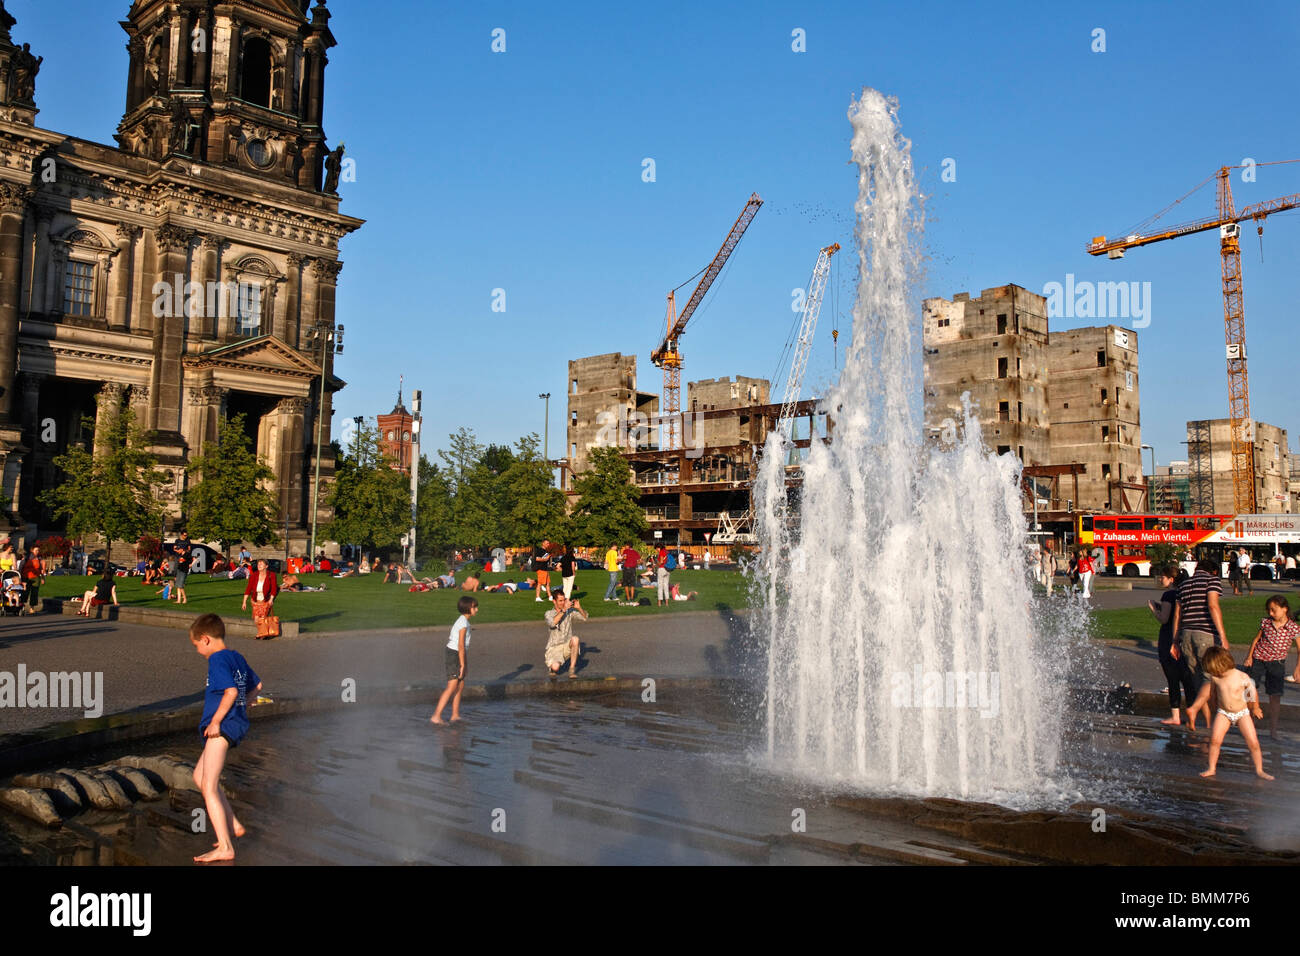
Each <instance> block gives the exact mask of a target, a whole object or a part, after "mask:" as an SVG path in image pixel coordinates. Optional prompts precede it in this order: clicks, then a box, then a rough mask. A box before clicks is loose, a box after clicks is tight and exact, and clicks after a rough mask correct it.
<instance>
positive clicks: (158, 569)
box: [140, 557, 163, 584]
mask: <svg viewBox="0 0 1300 956" xmlns="http://www.w3.org/2000/svg"><path fill="white" fill-rule="evenodd" d="M162 579H163V573H162V561H160V560H159V559H158V558H157V557H152V558H150V559H149V560H148V561H146V562H145V566H144V580H143V581H141V582H140V583H141V584H162Z"/></svg>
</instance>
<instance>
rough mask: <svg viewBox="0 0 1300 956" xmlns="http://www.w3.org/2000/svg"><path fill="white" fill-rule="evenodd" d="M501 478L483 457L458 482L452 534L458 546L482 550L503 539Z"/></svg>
mask: <svg viewBox="0 0 1300 956" xmlns="http://www.w3.org/2000/svg"><path fill="white" fill-rule="evenodd" d="M500 482H501V478H500V476H499V475H498V474H497V473H496V472H494V471H493V470H492V469H491V468H489V467H488V466H487V465H486V464H484V463H483V462H482V461H480V462H478V463H477V464H475V465H474V466H473V467H472V468H470V470H469V471H468V473H467V474H466V475H465V477H464V478H463V479H461V480H460V481H459V482H458V483H457V486H456V496H455V499H454V500H453V505H452V515H453V518H452V536H453V540H454V541H455V543H456V545H457V546H458V547H462V548H473V549H475V550H476V551H478V550H482V549H483V548H493V547H496V546H497V545H499V544H501V543H502V540H503V535H504V532H505V528H504V524H503V521H502V516H501V501H502V499H503V495H502V491H501V488H500Z"/></svg>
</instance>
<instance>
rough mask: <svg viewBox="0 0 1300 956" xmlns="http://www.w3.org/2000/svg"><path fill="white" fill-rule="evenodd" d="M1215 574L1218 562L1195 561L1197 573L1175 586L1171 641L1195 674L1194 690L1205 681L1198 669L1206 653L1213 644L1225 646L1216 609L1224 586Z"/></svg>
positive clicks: (1222, 629) (1202, 671) (1221, 622)
mask: <svg viewBox="0 0 1300 956" xmlns="http://www.w3.org/2000/svg"><path fill="white" fill-rule="evenodd" d="M1218 572H1219V562H1217V561H1213V560H1208V559H1207V560H1203V561H1200V562H1198V563H1197V565H1196V573H1195V574H1193V575H1192V576H1191V577H1190V578H1188V579H1187V580H1186V581H1184V582H1183V583H1182V584H1180V585H1178V600H1177V602H1176V603H1175V605H1174V641H1175V642H1176V643H1177V646H1178V651H1179V654H1180V656H1181V657H1182V659H1183V660H1184V661H1186V662H1187V666H1188V667H1190V668H1191V669H1192V672H1193V673H1194V674H1195V675H1196V685H1197V687H1200V685H1201V684H1202V683H1204V681H1205V672H1204V670H1203V669H1202V667H1201V658H1202V656H1203V655H1204V654H1205V652H1206V651H1207V650H1209V649H1210V648H1211V647H1214V646H1216V645H1218V646H1219V647H1223V648H1226V647H1227V646H1228V634H1227V631H1225V630H1224V628H1223V611H1222V610H1221V609H1220V607H1219V597H1220V595H1222V594H1223V585H1222V584H1221V583H1220V581H1219V573H1218Z"/></svg>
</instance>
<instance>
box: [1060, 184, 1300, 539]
mask: <svg viewBox="0 0 1300 956" xmlns="http://www.w3.org/2000/svg"><path fill="white" fill-rule="evenodd" d="M1295 162H1300V160H1294V159H1288V160H1282V161H1281V163H1258V164H1256V165H1259V166H1273V165H1281V164H1285V163H1295ZM1241 168H1243V167H1241V166H1222V167H1220V168H1219V171H1218V172H1217V173H1215V178H1216V179H1217V180H1218V197H1217V198H1218V214H1217V215H1215V216H1206V217H1204V218H1202V219H1195V220H1192V221H1191V222H1186V223H1182V224H1181V225H1177V226H1171V227H1169V228H1167V229H1162V230H1160V231H1157V232H1150V233H1145V234H1141V233H1134V234H1132V235H1128V236H1125V237H1124V238H1123V239H1107V238H1106V237H1105V236H1096V237H1094V238H1093V240H1092V242H1090V243H1088V245H1087V247H1086V251H1087V253H1088V254H1089V255H1091V256H1101V255H1104V256H1107V257H1108V258H1111V259H1122V258H1123V257H1124V252H1125V250H1127V249H1135V248H1137V247H1139V246H1145V245H1150V244H1151V243H1153V242H1162V241H1163V240H1165V239H1177V238H1178V237H1180V236H1190V235H1193V234H1195V233H1198V232H1207V231H1209V230H1211V229H1218V230H1219V257H1220V260H1221V263H1222V273H1223V323H1224V339H1225V344H1226V350H1225V351H1226V355H1227V362H1228V431H1229V434H1230V436H1231V456H1232V497H1233V507H1234V510H1235V511H1236V513H1237V514H1254V513H1255V508H1256V501H1255V468H1254V460H1253V459H1254V455H1253V452H1252V449H1253V446H1254V441H1255V439H1254V434H1253V429H1252V427H1251V418H1250V381H1249V378H1248V377H1247V372H1246V305H1245V298H1244V296H1243V292H1242V282H1241V243H1240V234H1241V227H1240V224H1241V223H1242V222H1245V221H1247V220H1253V221H1254V222H1255V224H1256V228H1257V230H1258V231H1259V233H1260V235H1263V233H1264V219H1265V218H1267V217H1268V216H1270V215H1272V214H1273V213H1275V212H1286V211H1287V210H1289V209H1297V208H1300V193H1293V194H1291V195H1289V196H1281V197H1278V198H1277V199H1268V200H1265V201H1263V202H1257V203H1253V204H1251V205H1249V206H1243V207H1242V208H1241V209H1240V210H1237V209H1236V208H1235V207H1234V203H1233V199H1232V181H1231V172H1232V170H1234V169H1241ZM1205 182H1208V180H1206V181H1204V182H1202V183H1201V186H1204V185H1205ZM1199 188H1200V186H1198V187H1197V189H1199ZM1193 191H1195V190H1193ZM1184 198H1186V197H1184ZM1178 202H1182V200H1181V199H1180V200H1178Z"/></svg>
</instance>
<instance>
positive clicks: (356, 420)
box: [352, 415, 366, 465]
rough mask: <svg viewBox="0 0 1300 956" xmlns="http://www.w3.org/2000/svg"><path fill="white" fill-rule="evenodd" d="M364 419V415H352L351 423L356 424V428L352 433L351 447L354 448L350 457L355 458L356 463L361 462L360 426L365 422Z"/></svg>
mask: <svg viewBox="0 0 1300 956" xmlns="http://www.w3.org/2000/svg"><path fill="white" fill-rule="evenodd" d="M365 421H366V416H364V415H353V416H352V424H354V425H356V426H357V430H356V431H354V432H353V433H352V447H353V449H354V450H353V452H352V457H353V458H355V459H356V460H357V464H358V465H360V464H361V426H362V425H363V424H365Z"/></svg>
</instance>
